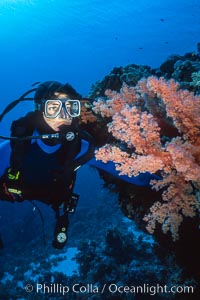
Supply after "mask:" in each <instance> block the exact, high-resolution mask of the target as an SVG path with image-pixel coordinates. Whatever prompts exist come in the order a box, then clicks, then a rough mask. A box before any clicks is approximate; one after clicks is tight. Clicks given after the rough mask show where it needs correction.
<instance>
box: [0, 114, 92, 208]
mask: <svg viewBox="0 0 200 300" xmlns="http://www.w3.org/2000/svg"><path fill="white" fill-rule="evenodd" d="M51 133H52V134H53V133H55V131H54V130H53V129H51V128H50V127H49V126H48V124H47V123H46V122H45V121H44V118H43V116H42V113H41V112H39V111H36V112H31V113H28V114H27V115H26V116H25V117H22V118H20V119H19V120H17V121H14V122H13V123H12V126H11V136H13V137H27V136H35V135H42V134H51ZM60 133H61V134H62V136H63V138H62V140H59V139H56V138H51V139H44V140H40V139H32V140H12V141H11V148H12V152H11V156H10V166H11V169H12V172H13V171H14V172H15V171H20V178H19V180H18V185H19V189H21V191H22V195H23V199H27V200H33V199H36V200H40V201H42V202H45V203H48V204H51V205H52V207H53V208H54V209H56V208H57V207H58V206H59V205H60V204H61V203H62V202H65V201H67V200H68V198H69V197H70V195H71V193H72V190H73V185H74V182H75V178H76V168H77V167H79V166H81V165H83V164H85V163H86V162H87V161H88V160H90V159H91V158H92V157H93V154H94V146H93V140H92V137H91V136H90V135H89V134H88V133H87V132H85V131H83V130H81V129H80V127H79V126H78V124H77V121H76V120H75V119H73V121H72V124H71V125H70V126H66V125H65V126H63V127H62V128H61V131H60ZM66 133H73V134H74V138H73V139H72V140H71V141H68V140H67V139H66ZM83 150H84V151H83ZM4 178H5V177H4ZM1 181H2V180H1ZM3 181H4V180H3ZM8 184H9V183H8ZM0 197H1V198H3V195H2V191H1V193H0ZM5 198H6V197H5Z"/></svg>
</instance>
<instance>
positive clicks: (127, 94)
mask: <svg viewBox="0 0 200 300" xmlns="http://www.w3.org/2000/svg"><path fill="white" fill-rule="evenodd" d="M106 96H107V98H108V99H107V100H105V99H103V98H100V99H99V100H97V101H96V102H94V108H93V110H94V112H95V113H96V114H99V115H101V116H102V117H110V118H111V117H112V121H111V122H110V123H109V124H108V131H109V132H110V133H111V134H112V135H113V136H114V137H115V139H116V143H113V144H112V145H111V144H106V145H105V146H103V147H101V148H100V149H99V150H98V151H96V158H97V159H98V160H102V161H103V162H105V163H106V162H108V161H113V162H114V163H115V166H116V169H117V170H118V171H120V174H125V175H128V176H130V177H131V176H136V175H138V174H139V173H145V172H150V173H157V174H159V175H160V176H161V178H162V179H161V180H152V181H151V185H152V188H153V189H156V190H157V191H158V190H162V192H163V193H162V201H161V202H158V201H157V202H155V203H154V204H153V206H152V207H151V208H150V212H149V214H147V215H146V216H144V220H145V221H146V222H147V230H148V231H149V232H150V233H153V232H154V230H155V228H156V223H157V222H158V223H160V224H161V226H162V230H163V232H164V233H167V232H168V231H170V232H171V234H172V238H173V240H174V241H175V240H177V239H178V237H179V233H178V230H179V226H180V224H181V222H182V221H183V218H184V216H185V217H194V216H196V215H197V213H198V211H199V208H200V203H199V199H198V197H197V195H198V190H199V187H200V97H199V96H197V95H194V94H193V93H192V92H189V91H187V90H181V89H180V88H179V84H178V83H177V82H175V81H174V80H172V79H171V80H169V81H167V80H165V79H164V78H159V79H158V78H157V77H155V76H151V77H148V78H147V79H143V80H140V81H139V82H138V84H137V85H136V86H135V87H129V86H128V85H126V84H124V85H123V86H122V88H121V90H120V92H119V93H117V92H112V91H110V90H107V91H106Z"/></svg>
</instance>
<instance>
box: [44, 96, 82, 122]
mask: <svg viewBox="0 0 200 300" xmlns="http://www.w3.org/2000/svg"><path fill="white" fill-rule="evenodd" d="M80 112H81V104H80V101H79V100H71V99H66V98H63V99H52V100H46V101H45V106H44V115H45V117H46V118H56V117H58V116H59V115H62V114H64V116H67V117H68V116H69V117H71V118H76V117H78V116H80Z"/></svg>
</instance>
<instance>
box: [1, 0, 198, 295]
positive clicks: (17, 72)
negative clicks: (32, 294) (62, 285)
mask: <svg viewBox="0 0 200 300" xmlns="http://www.w3.org/2000/svg"><path fill="white" fill-rule="evenodd" d="M199 16H200V1H199V0H190V1H189V0H187V1H186V0H153V1H149V0H104V1H103V0H0V72H1V81H0V109H1V110H2V109H3V108H4V107H5V106H6V105H7V104H8V103H9V102H11V101H12V100H14V99H17V98H18V97H19V96H20V95H21V94H22V93H24V92H25V91H26V90H28V89H30V88H31V85H32V84H33V83H35V82H37V81H41V82H42V81H46V80H57V81H60V82H63V83H64V82H68V83H70V84H71V85H72V86H73V87H74V88H75V89H76V90H77V91H78V92H79V93H81V94H82V95H83V96H87V94H88V93H89V91H90V88H91V85H92V84H94V83H95V82H96V81H97V80H102V79H103V77H104V76H106V75H107V74H108V73H109V72H110V71H111V70H112V69H113V68H114V67H119V66H126V65H127V64H141V65H149V66H151V67H153V68H157V67H159V66H160V64H161V63H163V62H164V61H165V60H166V59H167V57H168V56H170V55H172V54H180V55H183V54H185V53H186V52H193V51H194V52H196V45H197V43H198V42H200V17H199ZM32 109H33V105H32V103H28V102H27V103H23V104H20V105H18V106H17V107H16V108H15V109H14V110H13V111H12V112H10V113H9V114H8V115H7V116H6V117H5V118H4V120H3V122H2V123H1V124H0V134H1V135H8V134H9V128H10V125H11V122H12V120H13V119H18V118H19V117H20V116H22V115H24V114H25V113H26V112H27V111H29V110H32ZM75 189H76V190H75V191H76V192H77V193H79V194H81V198H80V203H79V208H78V211H77V214H75V215H74V216H72V217H71V220H70V221H71V223H72V225H71V227H70V228H71V229H70V232H69V235H70V242H69V245H70V246H72V247H74V246H77V245H76V242H75V241H74V240H73V237H74V233H76V237H77V239H79V238H80V239H81V238H82V239H84V238H85V235H86V233H87V235H86V236H87V238H88V239H94V240H95V239H96V238H98V243H99V245H100V244H101V242H99V241H100V238H101V237H102V243H104V240H105V235H106V230H107V227H112V228H114V227H117V228H122V230H123V232H124V231H126V226H127V227H128V228H129V230H132V231H133V230H135V229H132V228H131V226H129V224H128V225H124V223H123V222H124V219H123V218H124V217H123V215H122V213H121V212H120V210H119V207H118V205H117V196H116V194H115V193H111V192H109V191H108V190H106V189H104V188H103V181H101V180H100V178H99V175H98V173H97V172H96V171H95V170H93V169H89V168H88V167H87V166H86V167H84V168H83V169H82V170H80V171H79V175H78V181H77V183H76V187H75ZM38 205H39V206H40V209H41V211H42V213H43V215H44V219H45V220H44V221H45V233H46V238H47V239H48V241H51V239H52V232H53V228H54V216H53V213H52V210H51V209H50V207H46V206H44V205H43V204H38ZM89 221H90V222H91V224H92V226H91V227H90V228H88V227H87V222H89ZM0 222H1V224H0V228H1V231H2V235H3V237H4V240H5V246H6V247H7V249H8V250H3V255H2V257H1V261H0V263H2V262H3V263H4V262H5V264H4V266H3V268H2V266H0V277H1V278H2V277H3V274H2V273H1V272H4V273H5V274H4V275H5V276H6V272H8V275H9V274H11V275H14V274H13V273H12V270H15V271H16V270H18V277H19V278H18V277H16V279H15V282H14V284H16V282H17V283H18V284H19V285H20V284H21V283H20V282H21V281H20V280H23V276H22V275H21V274H23V272H28V271H29V270H31V265H30V266H29V264H31V263H32V259H31V258H29V257H32V256H33V257H34V259H33V263H34V264H37V263H38V262H40V260H41V261H42V262H44V261H43V259H44V257H45V258H46V257H47V258H48V254H49V252H51V251H50V249H46V248H45V249H43V248H42V230H41V228H42V227H41V219H40V217H39V215H38V212H37V211H36V210H35V209H34V207H33V206H32V205H31V204H30V203H29V202H26V203H25V202H24V203H22V204H14V205H12V204H10V203H5V202H1V203H0ZM132 226H133V225H132ZM14 229H15V231H14ZM137 232H139V231H137ZM37 233H38V235H37ZM137 234H138V233H137ZM137 234H136V233H135V236H137ZM34 241H35V242H34ZM49 243H50V242H49ZM151 244H152V241H150V242H149V243H148V245H147V246H145V245H143V246H141V249H147V250H146V251H147V252H148V253H147V252H145V253H143V255H144V257H143V256H142V257H140V258H139V259H141V261H142V262H144V261H146V257H148V255H149V254H151V251H153V250H151ZM38 245H39V247H41V254H40V253H39V254H38V253H37V247H38ZM28 247H30V248H31V250H30V251H29V248H28ZM99 247H100V246H99ZM102 247H103V246H102ZM137 247H140V244H139V243H137ZM15 249H17V250H16V251H17V252H16V253H17V255H19V254H22V256H20V255H19V257H18V256H17V257H16V261H15ZM38 249H39V248H38ZM104 250H105V249H104ZM136 250H137V251H138V252H139V251H140V250H139V248H137V249H135V251H136ZM6 251H7V252H6ZM24 251H25V252H24ZM98 251H100V250H98ZM137 251H136V252H137ZM138 252H137V253H138ZM141 252H142V250H141ZM24 253H25V255H24ZM8 255H10V257H9V258H8ZM98 255H99V257H98V259H99V261H100V260H101V259H102V257H101V253H100V254H98ZM4 257H5V258H4ZM38 257H39V258H38ZM108 257H109V255H108V256H107V260H108ZM152 257H154V256H153V255H152ZM131 259H132V258H131ZM136 259H137V258H136ZM148 259H149V258H148ZM156 259H157V258H155V261H154V258H153V259H152V261H151V262H150V263H149V267H148V268H149V270H150V269H152V268H153V266H154V265H155V267H157V260H156ZM149 260H150V259H149ZM84 263H85V264H86V262H85V261H84ZM106 263H107V262H106ZM9 264H10V265H9ZM131 264H132V265H133V266H132V269H131V270H132V271H131V272H133V273H136V272H137V268H136V267H135V266H134V260H133V261H132V263H131ZM126 267H127V265H126ZM162 267H163V266H162ZM162 267H160V270H161V271H160V273H162V272H163V274H164V272H166V274H168V273H167V272H168V271H167V269H169V270H173V263H172V265H170V263H169V264H167V263H166V269H164V271H163V269H162ZM46 268H47V266H46V265H45V264H43V266H42V267H41V268H40V270H42V271H38V270H37V272H43V271H44V272H45V270H46ZM170 268H171V269H170ZM2 270H3V271H2ZM121 272H122V270H121ZM142 272H143V270H142ZM145 272H146V270H144V273H141V274H142V276H144V279H145V278H146V280H149V277H148V276H150V275H148V276H147V277H145V276H146V274H147V273H145ZM152 272H153V271H152ZM156 272H157V270H156V271H155V272H154V273H156ZM175 272H177V273H178V270H175ZM122 273H123V272H122ZM126 273H127V271H124V274H126ZM158 273H159V272H158ZM172 273H173V271H172V272H171V273H170V274H172ZM120 274H121V273H120ZM141 274H140V273H139V275H138V277H140V278H141ZM20 276H21V277H20ZM151 276H152V274H151ZM163 276H164V275H163ZM166 277H167V275H166ZM3 278H4V277H3ZM24 278H25V277H24ZM161 278H163V277H162V276H161ZM117 279H118V280H119V281H120V278H117ZM117 279H116V281H117ZM121 280H123V279H121ZM169 281H170V278H169ZM94 282H95V279H94ZM88 283H89V282H88ZM91 283H92V282H91ZM165 283H166V282H163V284H165ZM24 284H25V283H24V282H23V284H21V285H22V287H23V286H24ZM11 285H12V280H10V281H8V283H7V290H6V289H5V285H3V289H5V295H8V296H10V295H11V296H10V298H6V299H11V298H12V297H13V290H14V289H15V286H14V287H12V289H13V290H12V289H11ZM11 291H12V293H11ZM25 297H26V296H25ZM12 299H21V298H20V297H19V298H12ZM36 299H37V298H36ZM39 299H40V298H39ZM52 299H53V298H52ZM87 299H89V298H87ZM150 299H151V297H150Z"/></svg>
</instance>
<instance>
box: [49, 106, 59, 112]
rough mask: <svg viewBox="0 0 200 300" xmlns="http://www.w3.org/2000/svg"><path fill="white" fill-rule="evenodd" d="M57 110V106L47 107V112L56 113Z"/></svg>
mask: <svg viewBox="0 0 200 300" xmlns="http://www.w3.org/2000/svg"><path fill="white" fill-rule="evenodd" d="M58 109H59V106H57V105H54V106H53V105H52V106H49V107H48V110H49V111H58Z"/></svg>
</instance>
